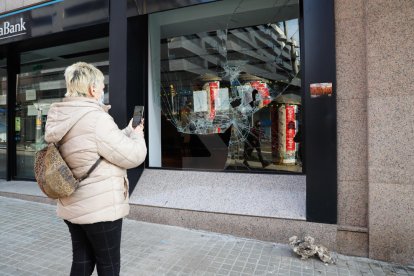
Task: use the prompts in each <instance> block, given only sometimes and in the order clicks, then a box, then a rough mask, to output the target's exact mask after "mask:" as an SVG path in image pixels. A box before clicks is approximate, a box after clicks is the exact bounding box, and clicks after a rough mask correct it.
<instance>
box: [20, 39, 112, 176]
mask: <svg viewBox="0 0 414 276" xmlns="http://www.w3.org/2000/svg"><path fill="white" fill-rule="evenodd" d="M108 45H109V44H108V38H99V39H94V40H89V41H83V42H78V43H73V44H67V45H63V46H57V47H51V48H46V49H40V50H34V51H30V52H24V53H22V54H21V67H20V72H21V73H20V74H19V75H18V76H17V94H16V117H15V122H16V124H15V140H16V177H17V178H23V179H34V172H33V162H34V155H35V152H36V150H39V149H41V148H43V147H44V146H45V142H44V131H45V125H46V119H47V113H48V111H49V107H50V105H51V104H52V103H54V102H59V101H61V100H62V99H63V97H64V95H65V93H66V84H65V79H64V70H65V69H66V67H67V66H69V65H71V64H73V63H75V62H78V61H84V62H88V63H92V64H94V65H95V66H97V67H98V68H99V69H100V70H101V71H102V72H103V73H104V75H105V91H104V92H105V102H106V103H107V102H108V96H109V94H108V92H107V91H108V71H109V63H108V57H109V56H108Z"/></svg>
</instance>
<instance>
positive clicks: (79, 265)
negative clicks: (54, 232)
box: [65, 219, 122, 276]
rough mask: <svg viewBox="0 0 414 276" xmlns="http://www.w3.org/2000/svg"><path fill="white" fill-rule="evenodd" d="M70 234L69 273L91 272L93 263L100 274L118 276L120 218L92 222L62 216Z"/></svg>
mask: <svg viewBox="0 0 414 276" xmlns="http://www.w3.org/2000/svg"><path fill="white" fill-rule="evenodd" d="M65 223H66V224H67V225H68V227H69V232H70V235H71V237H72V251H73V260H72V268H71V271H70V275H71V276H83V275H85V276H86V275H87V276H89V275H91V274H92V272H93V270H94V268H95V264H96V270H97V272H98V275H99V276H107V275H108V276H109V275H110V276H118V275H119V270H120V267H121V232H122V219H118V220H116V221H106V222H98V223H93V224H73V223H71V222H69V221H66V220H65Z"/></svg>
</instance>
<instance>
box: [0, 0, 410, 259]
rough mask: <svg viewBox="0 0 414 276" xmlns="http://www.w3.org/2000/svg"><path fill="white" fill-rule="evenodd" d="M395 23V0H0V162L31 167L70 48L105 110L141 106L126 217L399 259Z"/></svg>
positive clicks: (402, 215) (405, 55) (406, 93)
mask: <svg viewBox="0 0 414 276" xmlns="http://www.w3.org/2000/svg"><path fill="white" fill-rule="evenodd" d="M110 2H111V3H110ZM413 24H414V3H413V2H412V1H409V0H406V1H398V2H396V1H394V2H392V3H391V2H390V1H382V0H372V1H362V0H352V1H345V0H335V1H329V0H318V1H310V0H309V1H308V0H301V1H299V0H289V1H284V2H283V3H281V1H270V0H264V1H248V0H244V1H238V0H237V1H236V0H224V1H195V0H194V1H187V2H186V4H182V3H181V4H180V3H178V1H177V2H175V1H149V0H148V1H109V0H88V1H79V0H71V1H69V0H55V1H2V3H0V80H1V86H0V107H1V109H0V111H1V114H0V116H1V122H0V123H1V128H0V140H1V149H0V150H1V154H0V162H1V169H0V177H1V178H4V179H8V180H23V179H26V180H27V179H33V167H32V166H33V156H34V153H35V151H36V150H37V149H39V148H41V147H42V146H43V145H44V142H43V140H42V133H43V132H42V131H43V129H44V123H45V120H46V118H47V111H48V106H49V105H50V104H51V103H53V102H56V101H60V100H61V99H62V97H63V95H64V93H65V86H64V81H63V70H64V69H65V67H66V66H68V65H70V64H72V63H73V62H76V61H79V60H82V61H86V62H91V63H93V64H95V65H96V66H97V67H98V68H100V69H101V70H102V71H103V73H104V75H105V83H106V86H107V87H109V88H107V89H106V90H105V102H106V103H110V104H111V105H112V109H111V110H112V111H111V114H112V115H113V116H114V118H115V120H116V122H117V123H118V124H119V125H120V126H123V125H126V123H127V121H128V118H130V117H131V115H132V111H133V108H134V106H135V105H144V106H145V109H146V112H145V117H146V118H147V119H146V124H147V127H146V129H147V132H146V138H147V141H148V148H149V154H148V158H147V160H146V163H145V165H144V166H141V167H140V168H137V169H134V170H130V171H129V172H128V175H129V178H130V180H131V181H130V182H131V183H132V184H133V185H131V187H130V192H131V207H132V208H131V214H130V217H131V218H136V219H140V220H145V221H150V222H156V223H165V224H171V225H179V226H184V227H190V228H197V229H205V230H210V231H217V232H222V233H230V234H235V235H240V236H246V237H252V238H257V239H262V240H270V241H276V242H284V243H286V242H287V239H288V238H289V237H290V236H293V235H303V234H310V235H312V236H314V237H316V239H317V240H318V241H320V242H321V243H323V244H325V245H326V246H328V248H331V249H333V250H336V251H338V252H341V253H345V254H351V255H358V256H368V257H370V258H375V259H381V260H387V261H395V262H400V263H408V264H413V263H414V250H413V248H414V235H413V230H414V213H413V212H411V211H412V210H413V209H414V204H413V197H414V196H413V195H414V181H413V180H414V173H413V170H412V169H411V167H412V166H413V165H414V164H413V163H414V158H413V156H414V149H413V148H412V147H410V146H411V145H410V144H409V142H410V141H412V140H413V139H412V138H413V127H414V122H413V120H412V118H414V116H413V115H414V114H413V110H412V108H410V107H411V105H412V104H413V103H414V95H413V93H412V91H413V89H412V87H411V86H412V84H411V82H410V79H409V77H410V76H411V75H412V73H413V69H412V68H411V66H410V65H411V64H412V63H413V56H412V54H411V52H412V51H410V49H411V48H412V47H413V46H414V45H413V44H414V42H413V40H412V39H411V30H412V27H413ZM393 84H394V85H393ZM396 84H398V85H396ZM397 126H398V129H397V130H396V127H397ZM34 185H35V184H34Z"/></svg>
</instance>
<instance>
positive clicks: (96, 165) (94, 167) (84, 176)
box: [78, 156, 103, 182]
mask: <svg viewBox="0 0 414 276" xmlns="http://www.w3.org/2000/svg"><path fill="white" fill-rule="evenodd" d="M102 159H103V157H102V156H101V157H100V158H99V159H98V160H96V162H95V164H93V165H92V167H91V168H90V169H89V170H88V171H87V172H86V173H85V174H84V175H83V176H82V177H81V178H79V179H78V181H79V182H81V181H83V180H84V179H85V178H88V176H89V175H90V174H91V173H92V172H93V171H94V170H95V169H96V167H98V165H99V163H101V162H102Z"/></svg>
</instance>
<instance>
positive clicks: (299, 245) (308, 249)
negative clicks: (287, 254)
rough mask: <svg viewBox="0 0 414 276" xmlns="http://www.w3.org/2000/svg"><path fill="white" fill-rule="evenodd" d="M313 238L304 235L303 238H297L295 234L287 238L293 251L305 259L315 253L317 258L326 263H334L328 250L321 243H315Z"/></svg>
mask: <svg viewBox="0 0 414 276" xmlns="http://www.w3.org/2000/svg"><path fill="white" fill-rule="evenodd" d="M314 243H315V239H314V238H312V237H311V236H305V237H304V238H303V239H299V238H298V237H297V236H293V237H290V238H289V245H290V247H291V248H292V249H293V252H295V253H296V254H298V255H299V256H301V257H302V259H307V258H309V257H312V256H314V255H317V256H318V257H319V259H320V260H321V261H322V262H324V263H326V264H334V263H335V261H334V260H333V259H332V257H331V253H330V252H329V250H328V249H327V248H326V247H325V246H323V245H316V244H314Z"/></svg>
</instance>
